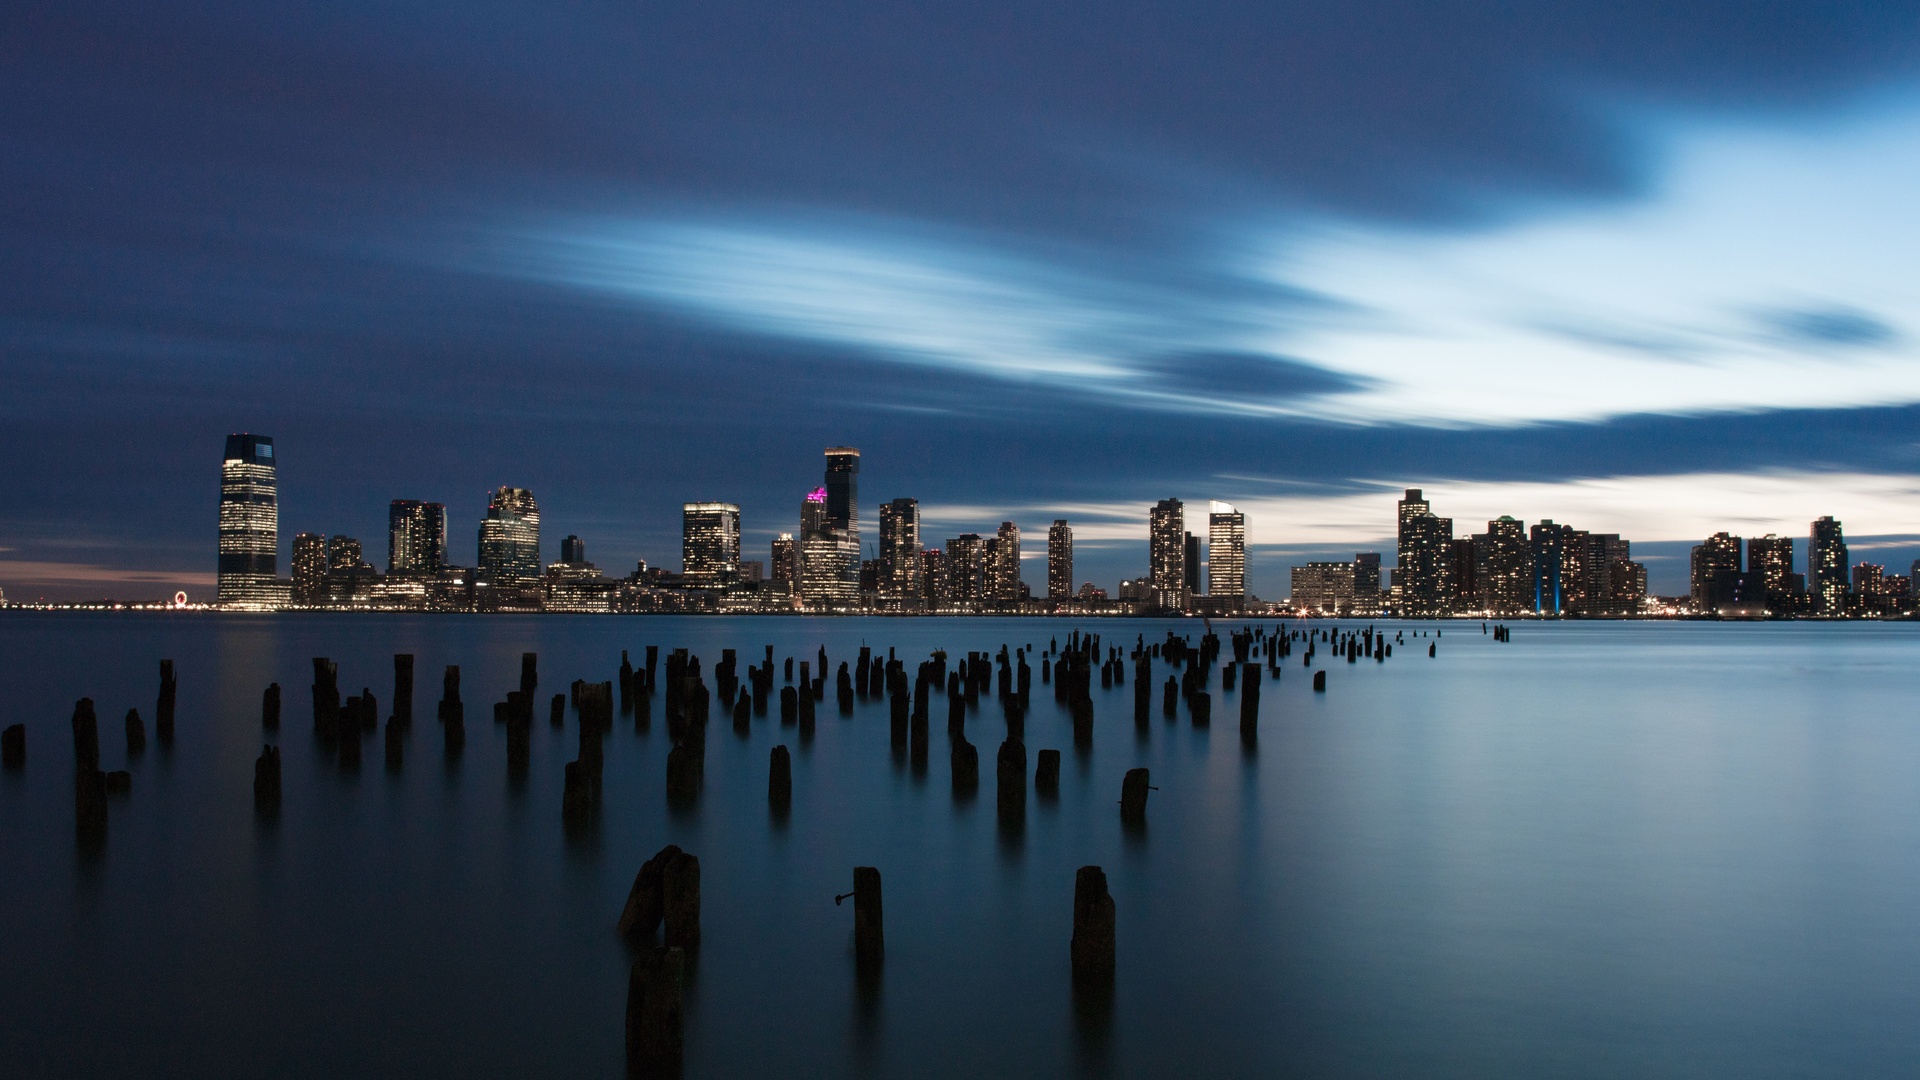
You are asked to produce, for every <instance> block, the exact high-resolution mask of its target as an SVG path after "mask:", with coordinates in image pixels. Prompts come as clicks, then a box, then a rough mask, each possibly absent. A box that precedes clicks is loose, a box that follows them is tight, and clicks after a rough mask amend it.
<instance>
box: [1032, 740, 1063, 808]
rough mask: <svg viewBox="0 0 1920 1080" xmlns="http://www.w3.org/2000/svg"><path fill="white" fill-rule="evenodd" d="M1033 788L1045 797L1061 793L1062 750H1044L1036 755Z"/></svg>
mask: <svg viewBox="0 0 1920 1080" xmlns="http://www.w3.org/2000/svg"><path fill="white" fill-rule="evenodd" d="M1033 790H1034V791H1035V792H1036V793H1037V794H1039V795H1041V796H1043V797H1045V798H1052V797H1054V796H1056V795H1058V794H1060V751H1058V750H1042V751H1040V753H1039V754H1038V755H1036V756H1035V759H1034V765H1033Z"/></svg>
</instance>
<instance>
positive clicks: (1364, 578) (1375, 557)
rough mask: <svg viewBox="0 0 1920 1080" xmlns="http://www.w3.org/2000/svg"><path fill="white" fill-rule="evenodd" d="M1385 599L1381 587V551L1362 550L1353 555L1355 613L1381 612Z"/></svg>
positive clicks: (1371, 613)
mask: <svg viewBox="0 0 1920 1080" xmlns="http://www.w3.org/2000/svg"><path fill="white" fill-rule="evenodd" d="M1384 599H1385V597H1384V595H1383V593H1382V591H1381V589H1380V553H1379V552H1377V551H1361V552H1357V553H1355V554H1354V556H1353V613H1354V614H1355V615H1368V616H1371V615H1378V614H1380V610H1381V604H1382V601H1383V600H1384Z"/></svg>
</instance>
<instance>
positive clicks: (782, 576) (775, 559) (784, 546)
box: [770, 533, 800, 593]
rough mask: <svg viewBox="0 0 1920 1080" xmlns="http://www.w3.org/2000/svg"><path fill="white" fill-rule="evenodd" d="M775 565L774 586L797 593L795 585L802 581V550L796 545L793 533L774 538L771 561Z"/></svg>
mask: <svg viewBox="0 0 1920 1080" xmlns="http://www.w3.org/2000/svg"><path fill="white" fill-rule="evenodd" d="M770 561H771V562H772V564H773V584H774V586H775V587H776V588H784V589H785V590H786V591H787V592H790V593H791V592H797V591H798V590H797V589H796V588H795V585H796V584H797V583H798V582H799V580H800V548H799V545H797V544H795V543H794V540H793V534H792V533H781V534H780V535H779V536H776V537H774V538H773V550H772V552H771V560H770Z"/></svg>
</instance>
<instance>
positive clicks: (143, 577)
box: [0, 548, 216, 588]
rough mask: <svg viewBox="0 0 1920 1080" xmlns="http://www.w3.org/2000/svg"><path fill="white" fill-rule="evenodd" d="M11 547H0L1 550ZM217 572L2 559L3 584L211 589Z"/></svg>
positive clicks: (0, 564) (1, 584) (0, 566)
mask: <svg viewBox="0 0 1920 1080" xmlns="http://www.w3.org/2000/svg"><path fill="white" fill-rule="evenodd" d="M5 550H8V549H6V548H0V551H5ZM215 584H216V578H215V575H213V574H210V573H202V572H199V571H191V570H129V569H123V568H120V567H113V566H101V565H99V564H96V563H73V562H35V561H31V560H24V559H0V586H23V585H24V586H32V585H165V586H167V587H169V588H186V587H188V586H193V587H196V588H212V587H213V586H214V585H215Z"/></svg>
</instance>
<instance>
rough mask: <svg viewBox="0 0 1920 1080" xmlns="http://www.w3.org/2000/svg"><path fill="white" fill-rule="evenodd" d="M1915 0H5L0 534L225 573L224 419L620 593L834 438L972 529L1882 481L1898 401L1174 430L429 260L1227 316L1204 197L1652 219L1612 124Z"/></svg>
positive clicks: (1901, 39)
mask: <svg viewBox="0 0 1920 1080" xmlns="http://www.w3.org/2000/svg"><path fill="white" fill-rule="evenodd" d="M1917 10H1920V5H1916V4H1913V3H1890V2H1873V3H1865V2H1863V3H1835V4H1811V3H1784V2H1754V0H1739V2H1735V0H1662V2H1657V3H1656V2H1651V0H1647V2H1627V3H1621V2H1616V0H1609V2H1601V0H1568V2H1559V3H1542V2H1538V0H1533V2H1520V0H1514V2H1509V3H1487V2H1466V0H1452V2H1441V0H1388V2H1383V3H1374V4H1338V3H1325V2H1322V0H1298V2H1289V3H1276V2H1229V3H1206V4H1203V3H1191V2H1190V3H1180V4H1172V3H1160V4H1148V3H1139V2H1132V0H1116V2H1113V3H1107V4H1101V5H1097V6H1086V5H1081V6H1073V5H1044V4H1043V5H1031V4H1028V5H1012V4H1005V5H992V4H981V3H978V2H974V0H970V2H967V3H960V2H958V0H954V2H942V3H904V4H903V3H898V2H893V3H883V2H878V0H846V2H843V3H838V4H833V5H827V6H824V7H823V6H820V5H780V4H767V3H765V2H763V0H756V2H752V3H749V2H746V0H702V2H699V3H693V2H675V0H641V2H636V0H618V2H615V0H579V2H576V3H572V4H567V5H562V6H555V5H551V4H535V3H530V2H528V3H514V2H506V0H462V2H460V3H451V2H436V3H412V4H397V3H373V2H371V0H357V2H347V0H343V2H339V3H329V4H308V5H285V4H282V5H261V4H257V3H238V2H221V0H212V2H206V3H196V4H188V5H166V4H158V5H156V4H152V3H132V2H130V0H91V2H90V0H62V2H59V3H52V2H42V0H27V2H23V3H16V4H12V5H9V6H8V7H7V8H6V10H5V13H4V14H0V148H3V150H4V152H0V240H3V241H4V242H0V282H4V284H5V286H6V287H5V288H4V289H0V379H3V380H4V386H5V389H6V393H4V394H0V417H3V418H4V419H5V423H4V424H0V458H3V459H4V460H5V461H7V462H8V464H9V468H7V469H6V470H4V472H3V473H0V505H4V506H6V507H8V508H9V509H8V510H6V511H0V542H6V543H9V544H12V542H13V540H14V539H15V538H21V540H20V543H19V544H15V545H13V546H18V547H20V548H21V549H22V554H21V556H20V557H21V558H23V559H34V560H38V561H42V562H48V563H66V562H89V560H87V559H77V558H73V557H71V554H72V553H71V552H70V551H65V550H64V549H65V548H68V547H71V546H73V545H76V544H108V545H109V548H108V550H112V551H115V552H118V553H119V554H118V555H116V556H115V557H116V558H117V559H118V560H119V561H120V564H121V565H123V566H127V567H132V568H137V569H148V568H157V569H178V568H179V564H180V562H181V560H188V568H189V569H194V568H198V569H204V567H205V563H206V561H208V559H209V558H210V557H208V556H206V554H205V552H206V547H207V544H206V538H207V535H208V531H209V529H210V525H209V523H210V522H211V521H212V514H213V496H214V491H213V486H212V478H213V475H214V465H213V458H214V455H215V454H217V452H218V448H219V446H220V440H221V437H222V436H223V435H224V434H225V433H226V432H227V431H229V430H242V429H252V430H262V431H269V432H271V433H273V434H275V435H277V436H278V437H279V439H280V443H281V446H282V447H283V448H284V452H285V461H286V464H285V466H284V473H283V484H284V485H285V500H286V501H285V511H286V512H285V515H284V516H283V530H284V531H285V532H286V533H288V534H291V533H292V532H294V531H297V530H300V529H317V530H323V531H335V530H342V531H349V532H357V533H360V534H362V535H363V537H364V536H372V535H376V534H377V531H378V529H379V527H380V526H379V522H380V518H379V513H380V509H379V508H380V507H381V506H382V505H384V502H385V500H387V499H389V498H393V497H396V496H403V495H419V496H422V497H431V498H440V499H444V500H445V501H447V502H448V503H449V504H450V506H451V507H453V508H454V512H455V518H456V521H460V520H466V519H472V518H475V517H477V515H478V512H479V509H480V506H481V498H482V494H483V493H484V492H485V491H486V490H487V489H488V488H489V487H491V486H493V485H495V484H498V483H502V482H515V483H525V484H528V485H531V486H533V487H535V488H536V490H537V491H539V493H540V495H541V498H542V501H543V504H545V505H546V506H547V507H549V508H550V509H549V520H550V521H551V522H552V525H551V526H550V528H551V529H552V531H553V534H554V535H556V536H558V535H562V534H564V533H565V532H568V531H580V532H582V533H583V534H586V535H588V538H589V540H590V541H591V542H593V543H594V544H595V545H596V550H597V551H598V552H600V553H603V557H602V560H601V561H603V562H604V563H606V564H608V565H618V564H620V563H622V562H623V561H625V560H628V559H631V558H633V557H635V556H637V555H646V556H648V557H650V558H652V559H654V560H655V561H662V560H665V561H671V559H672V557H673V552H675V551H676V550H677V543H676V541H675V539H674V537H675V533H674V529H675V527H676V523H675V521H674V519H673V516H672V508H673V507H674V506H676V505H677V504H678V503H679V502H680V501H682V500H683V499H685V498H690V497H705V496H706V495H714V496H724V497H727V498H736V499H738V500H739V501H741V502H742V503H743V504H745V505H746V507H747V510H748V519H749V527H750V529H758V528H762V527H763V526H765V527H767V528H769V529H770V528H771V527H772V523H775V522H780V523H783V526H784V525H790V524H791V522H790V520H789V519H790V518H791V517H792V516H793V511H794V501H793V500H794V499H795V498H797V494H796V493H797V492H799V491H803V490H805V488H806V487H807V486H810V485H811V484H812V483H813V482H815V480H816V478H817V472H818V456H819V448H820V447H821V446H823V445H826V444H829V443H836V442H842V441H849V442H856V443H861V444H863V445H869V446H871V447H872V448H873V449H872V450H871V451H870V453H869V456H868V458H867V461H868V463H869V469H870V478H869V484H870V487H869V490H870V491H872V492H873V494H874V495H876V496H878V495H881V494H886V495H892V494H897V493H901V492H917V493H920V494H921V495H922V497H923V498H926V499H929V500H941V501H946V502H967V503H978V502H984V501H990V500H998V501H1002V502H1031V501H1036V500H1039V499H1043V498H1045V499H1056V500H1066V499H1071V498H1076V497H1078V498H1089V499H1091V498H1136V497H1140V496H1141V492H1142V490H1144V489H1146V488H1149V487H1150V488H1153V489H1156V490H1159V489H1173V488H1176V487H1178V488H1179V489H1180V490H1188V489H1189V487H1190V486H1191V485H1193V484H1195V483H1197V482H1198V481H1200V480H1202V479H1204V478H1206V477H1209V476H1213V475H1215V474H1219V473H1241V472H1244V473H1249V474H1253V473H1257V474H1259V475H1262V476H1267V477H1269V478H1273V479H1283V480H1289V481H1299V482H1320V481H1337V480H1339V479H1340V478H1343V477H1350V476H1355V475H1375V476H1378V475H1389V474H1392V473H1394V472H1395V471H1396V470H1400V471H1406V472H1420V473H1422V474H1427V475H1432V474H1445V475H1460V476H1504V477H1541V478H1547V477H1554V476H1564V475H1570V474H1580V475H1586V474H1595V473H1607V472H1613V471H1635V470H1641V471H1646V470H1655V471H1657V470H1670V469H1672V468H1674V467H1676V465H1678V464H1680V463H1684V464H1685V465H1686V466H1687V467H1689V468H1693V467H1729V468H1736V467H1758V466H1765V465H1768V464H1773V463H1795V464H1812V463H1820V462H1831V463H1835V464H1843V465H1849V466H1864V465H1868V464H1872V463H1874V462H1879V461H1886V460H1892V459H1893V458H1894V457H1896V456H1898V455H1899V454H1902V453H1906V452H1907V451H1906V450H1905V449H1904V448H1907V447H1911V446H1912V445H1913V444H1914V443H1915V442H1916V439H1915V433H1916V430H1917V425H1916V419H1915V417H1916V414H1915V413H1914V412H1913V411H1911V410H1877V411H1876V410H1868V411H1865V412H1862V413H1860V414H1857V415H1856V414H1836V413H1818V414H1804V415H1803V414H1779V415H1775V416H1772V417H1766V418H1742V417H1716V418H1711V419H1687V418H1666V419H1658V420H1650V419H1634V418H1628V419H1625V420H1621V421H1618V422H1615V423H1610V424H1602V425H1587V426H1579V425H1559V426H1547V427H1541V428H1532V429H1526V430H1524V431H1516V432H1477V433H1476V432H1446V431H1432V430H1409V429H1399V428H1391V427H1383V428H1346V427H1337V426H1327V425H1315V424H1308V423H1301V422H1292V421H1284V422H1283V421H1256V420H1250V419H1241V418H1233V417H1225V418H1220V417H1211V418H1208V419H1207V420H1206V421H1204V422H1195V421H1193V420H1192V418H1190V417H1183V416H1177V415H1174V414H1171V413H1165V412H1151V411H1148V412H1143V411H1140V410H1137V409H1128V408H1124V407H1122V406H1121V405H1119V404H1116V403H1114V402H1111V401H1089V400H1087V399H1086V398H1084V397H1077V396H1075V395H1073V394H1071V393H1069V392H1067V391H1065V390H1063V389H1059V388H1054V389H1023V388H1020V387H1010V386H1008V385H1005V384H1004V383H1000V382H994V381H991V380H986V379H982V378H978V377H968V376H966V375H964V374H960V373H955V372H950V371H938V370H929V369H920V368H916V369H903V368H900V367H897V366H889V365H884V364H879V363H874V362H871V361H870V360H868V359H863V358H860V357H855V356H848V355H846V354H845V352H844V351H836V350H833V349H829V348H824V347H820V348H799V347H794V346H789V345H780V344H778V343H774V342H770V341H768V340H764V339H753V338H747V337H743V336H737V335H729V334H724V333H720V332H718V331H712V330H706V329H700V328H697V327H693V326H690V325H687V324H685V323H680V322H675V321H673V320H669V319H665V318H663V317H660V316H658V315H657V314H652V313H645V312H636V311H635V310H633V309H631V308H630V307H628V306H625V305H622V304H618V303H615V302H612V301H610V300H608V299H606V298H603V297H589V296H584V295H580V294H578V293H575V292H572V291H569V290H566V289H562V288H558V287H555V286H552V285H545V284H540V283H537V282H529V281H505V280H501V279H499V278H496V277H493V276H490V275H489V274H486V273H476V272H468V269H467V268H463V267H462V266H461V265H459V263H458V260H451V261H450V260H448V259H447V258H446V257H445V255H446V252H447V251H448V250H449V246H450V245H453V244H455V243H456V241H458V240H459V239H460V238H463V237H471V236H472V235H474V234H475V233H477V232H480V231H483V230H484V229H485V228H486V227H488V226H491V225H494V224H497V223H498V222H500V221H503V220H504V221H525V220H535V219H541V218H547V217H552V216H557V215H566V214H581V215H619V214H623V213H634V212H639V211H649V212H651V211H657V210H658V209H659V208H661V207H666V208H669V210H668V212H671V208H674V207H721V208H729V207H731V208H739V207H748V208H758V209H761V210H764V209H765V208H768V207H773V208H776V209H778V208H782V207H789V208H799V209H803V210H806V211H809V212H821V213H846V214H858V215H870V216H876V217H886V218H893V219H898V220H902V221H907V222H913V223H922V224H925V225H927V226H929V227H953V228H956V229H964V230H967V231H968V232H969V233H970V234H973V235H990V236H998V237H1004V238H1007V243H1008V245H1009V246H1012V247H1027V248H1040V249H1045V250H1060V249H1067V250H1071V251H1072V252H1074V253H1075V258H1076V259H1077V260H1079V261H1080V262H1081V263H1084V264H1091V265H1096V266H1101V267H1103V268H1110V269H1112V271H1113V272H1114V274H1115V276H1116V277H1118V278H1120V279H1122V280H1135V279H1151V280H1152V281H1154V282H1155V283H1157V284H1159V285H1165V286H1168V287H1167V288H1165V289H1162V290H1160V294H1161V295H1177V296H1205V295H1210V294H1212V293H1215V292H1224V291H1227V290H1230V289H1234V288H1242V287H1244V283H1243V282H1242V283H1235V282H1230V281H1222V280H1219V279H1218V278H1217V277H1215V276H1210V274H1209V272H1208V271H1207V270H1206V269H1205V268H1202V267H1197V266H1196V265H1195V261H1194V260H1191V259H1188V258H1186V257H1185V256H1186V255H1188V254H1189V253H1191V252H1192V251H1193V250H1194V249H1196V248H1201V247H1210V246H1218V245H1220V244H1221V243H1222V238H1221V237H1220V235H1219V234H1218V232H1217V231H1213V230H1216V229H1218V228H1219V221H1220V220H1221V214H1220V211H1221V210H1222V209H1223V208H1232V209H1234V210H1235V211H1236V212H1240V213H1242V214H1244V215H1245V219H1247V220H1251V219H1260V220H1272V221H1274V222H1275V223H1276V227H1280V228H1284V227H1285V226H1286V225H1287V224H1288V223H1290V222H1294V221H1298V220H1302V219H1311V218H1312V217H1313V216H1314V215H1317V214H1324V213H1333V214H1338V215H1342V216H1345V217H1349V218H1361V219H1368V220H1374V221H1389V222H1396V223H1403V224H1408V225H1413V226H1418V227H1427V228H1462V227H1471V226H1473V225H1474V224H1476V223H1482V222H1484V221H1486V220H1488V219H1489V218H1495V219H1498V218H1506V217H1511V216H1515V215H1520V214H1525V213H1532V212H1537V211H1538V210H1539V208H1541V207H1542V206H1548V205H1552V204H1554V203H1555V202H1561V201H1565V200H1572V199H1618V198H1624V197H1630V196H1633V195H1634V194H1636V193H1638V192H1640V191H1642V190H1643V189H1644V188H1645V186H1646V185H1647V183H1648V181H1649V177H1650V175H1651V170H1652V169H1653V167H1654V165H1655V162H1654V160H1653V158H1652V157H1651V155H1650V153H1649V151H1648V149H1647V147H1648V145H1649V142H1648V141H1647V140H1645V139H1643V137H1642V133H1640V132H1638V131H1636V130H1635V129H1634V128H1632V127H1631V126H1630V125H1628V124H1625V123H1623V122H1621V121H1618V120H1617V119H1614V118H1610V117H1609V115H1608V114H1607V112H1606V110H1605V109H1604V108H1601V107H1600V105H1601V104H1602V103H1604V102H1605V101H1607V100H1611V99H1614V98H1619V99H1624V100H1631V101H1634V102H1648V101H1652V102H1656V103H1661V104H1677V105H1683V106H1693V105H1699V106H1711V107H1714V108H1720V109H1731V110H1762V109H1782V108H1786V109H1801V108H1808V107H1815V106H1820V105H1825V104H1831V103H1833V102H1836V101H1840V100H1843V99H1845V98H1846V97H1847V96H1848V95H1851V94H1855V93H1858V92H1860V91H1862V90H1863V89H1871V88H1874V87H1877V86H1880V85H1882V84H1884V83H1886V82H1888V81H1891V80H1894V79H1898V78H1902V77H1905V76H1906V75H1908V74H1909V73H1910V69H1911V67H1912V64H1913V60H1914V53H1915V50H1916V49H1920V34H1916V33H1915V30H1916V29H1920V27H1916V25H1915V24H1916V11H1917ZM1229 239H1231V238H1229ZM1263 302H1273V303H1279V302H1280V299H1279V298H1271V297H1270V298H1267V300H1264V301H1263ZM1291 302H1294V303H1297V304H1301V305H1308V304H1310V303H1311V302H1312V301H1311V297H1294V298H1293V300H1292V301H1291ZM1802 314H1803V315H1805V314H1809V313H1802ZM1811 314H1815V315H1818V314H1819V313H1811ZM1836 314H1838V315H1840V316H1841V317H1840V318H1839V319H1838V320H1837V321H1835V320H1834V316H1835V315H1836ZM1846 315H1847V313H1845V312H1840V313H1826V316H1825V317H1826V319H1827V321H1826V322H1821V321H1820V320H1819V319H1818V318H1816V319H1814V320H1813V321H1812V322H1808V321H1806V320H1804V319H1803V320H1802V321H1801V323H1800V324H1799V326H1798V329H1797V330H1796V331H1795V332H1798V333H1800V334H1802V335H1803V336H1806V337H1809V339H1810V340H1819V341H1823V342H1826V343H1829V344H1832V343H1856V344H1868V343H1871V339H1872V335H1873V333H1874V332H1875V331H1874V329H1873V327H1874V326H1877V325H1878V324H1877V323H1874V322H1872V317H1871V316H1866V315H1858V316H1855V318H1856V319H1857V320H1859V321H1855V322H1848V321H1847V318H1846ZM1792 325H1793V324H1792V323H1791V321H1789V322H1788V323H1783V324H1781V329H1789V328H1791V327H1792ZM1882 329H1883V331H1884V328H1882ZM1885 332H1890V331H1885ZM1153 370H1154V372H1155V375H1156V378H1157V379H1158V380H1160V381H1161V383H1162V384H1163V385H1164V386H1166V387H1168V388H1172V389H1175V390H1179V391H1196V392H1204V393H1207V394H1213V393H1216V392H1218V391H1219V390H1220V389H1221V388H1222V387H1233V388H1241V387H1244V388H1245V392H1246V393H1247V394H1249V395H1252V396H1265V397H1266V398H1269V399H1280V400H1286V399H1289V398H1297V397H1299V396H1301V395H1325V394H1337V393H1340V392H1342V391H1343V390H1349V389H1353V388H1354V387H1355V385H1356V384H1355V383H1354V382H1353V381H1352V380H1351V379H1348V378H1346V377H1344V376H1341V375H1339V374H1337V373H1335V372H1331V371H1328V370H1325V369H1322V368H1320V367H1318V366H1316V365H1315V364H1314V363H1313V362H1312V359H1311V357H1308V358H1306V359H1301V360H1284V359H1283V360H1276V359H1272V358H1266V357H1256V356H1250V355H1241V354H1237V353H1204V354H1197V355H1187V356H1183V357H1180V358H1170V359H1168V360H1167V361H1165V362H1162V363H1159V364H1156V365H1155V366H1154V368H1153ZM1900 461H1901V464H1902V465H1903V466H1909V465H1911V463H1912V462H1911V459H1910V458H1900ZM1182 485H1186V486H1182ZM21 508H25V509H21ZM463 515H464V517H463ZM570 521H571V522H587V523H590V524H591V525H592V528H591V529H589V528H588V527H587V526H586V525H581V526H580V527H578V528H576V527H575V525H574V524H570V523H569V522H570ZM465 531H466V526H464V525H463V526H459V527H458V528H457V529H456V535H464V534H465ZM375 546H376V547H377V546H378V545H377V544H376V545H375ZM28 548H32V549H33V550H32V551H28V550H27V549H28ZM1127 572H1129V573H1131V572H1133V570H1132V569H1131V568H1129V570H1128V571H1127ZM1105 576H1107V577H1117V576H1118V574H1117V573H1108V574H1106V575H1105ZM1263 587H1265V588H1267V589H1268V590H1269V591H1272V588H1271V586H1270V585H1269V586H1263Z"/></svg>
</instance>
